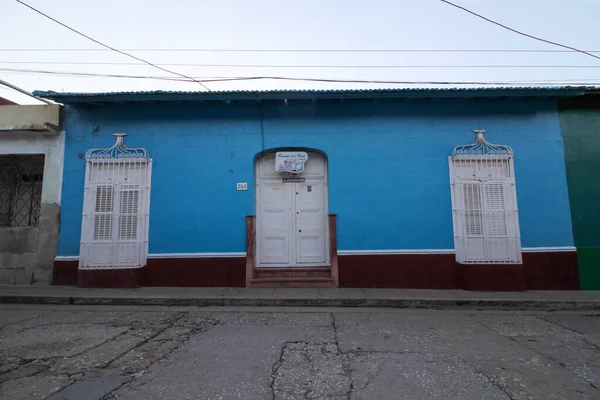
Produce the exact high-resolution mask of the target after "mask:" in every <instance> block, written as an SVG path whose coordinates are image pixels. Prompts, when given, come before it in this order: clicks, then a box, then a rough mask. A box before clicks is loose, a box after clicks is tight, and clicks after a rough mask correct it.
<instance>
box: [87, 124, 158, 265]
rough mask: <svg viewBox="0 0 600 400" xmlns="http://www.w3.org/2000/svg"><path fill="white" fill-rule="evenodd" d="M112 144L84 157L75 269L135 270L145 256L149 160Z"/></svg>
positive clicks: (120, 137)
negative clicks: (81, 209)
mask: <svg viewBox="0 0 600 400" xmlns="http://www.w3.org/2000/svg"><path fill="white" fill-rule="evenodd" d="M114 136H115V137H116V141H115V144H114V145H113V146H112V147H109V148H107V149H90V150H88V152H87V153H86V178H85V186H84V196H83V215H82V228H81V247H80V258H79V268H80V269H103V268H105V269H116V268H137V267H142V266H144V265H145V264H146V257H147V255H148V217H149V208H150V175H151V169H152V160H151V159H150V154H149V153H148V151H147V150H146V149H142V148H129V147H127V146H126V145H125V140H124V138H125V136H126V135H125V134H124V133H115V134H114Z"/></svg>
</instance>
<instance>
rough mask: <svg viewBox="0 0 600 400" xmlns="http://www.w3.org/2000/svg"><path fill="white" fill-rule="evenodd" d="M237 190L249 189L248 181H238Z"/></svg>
mask: <svg viewBox="0 0 600 400" xmlns="http://www.w3.org/2000/svg"><path fill="white" fill-rule="evenodd" d="M237 190H248V182H238V183H237Z"/></svg>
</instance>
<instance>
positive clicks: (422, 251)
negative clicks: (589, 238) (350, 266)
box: [338, 246, 577, 256]
mask: <svg viewBox="0 0 600 400" xmlns="http://www.w3.org/2000/svg"><path fill="white" fill-rule="evenodd" d="M522 250H523V253H555V252H569V251H576V250H577V249H576V247H575V246H559V247H523V249H522ZM380 254H381V255H383V254H389V255H400V254H454V249H406V250H405V249H394V250H338V256H361V255H365V256H366V255H380Z"/></svg>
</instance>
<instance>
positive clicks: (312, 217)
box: [295, 179, 326, 264]
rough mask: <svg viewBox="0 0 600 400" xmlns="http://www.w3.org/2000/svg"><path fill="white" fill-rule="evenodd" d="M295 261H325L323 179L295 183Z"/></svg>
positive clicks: (300, 262)
mask: <svg viewBox="0 0 600 400" xmlns="http://www.w3.org/2000/svg"><path fill="white" fill-rule="evenodd" d="M295 186H296V193H297V194H296V204H295V205H296V232H295V234H296V261H297V262H298V263H299V264H302V263H325V262H326V256H325V254H326V253H325V215H324V201H323V192H324V191H323V186H324V185H323V181H322V180H320V179H319V180H316V179H315V180H313V179H311V180H308V179H307V180H306V182H304V183H297V184H296V185H295Z"/></svg>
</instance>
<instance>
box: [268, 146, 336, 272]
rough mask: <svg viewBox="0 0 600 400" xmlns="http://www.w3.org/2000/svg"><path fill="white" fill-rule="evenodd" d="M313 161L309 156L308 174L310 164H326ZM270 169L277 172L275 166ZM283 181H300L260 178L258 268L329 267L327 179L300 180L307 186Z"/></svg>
mask: <svg viewBox="0 0 600 400" xmlns="http://www.w3.org/2000/svg"><path fill="white" fill-rule="evenodd" d="M314 158H316V157H313V159H312V160H311V157H310V156H309V161H308V162H307V166H306V169H307V170H306V171H305V173H306V172H311V171H310V170H309V167H308V165H309V163H310V161H313V164H316V163H317V162H318V161H321V162H323V161H324V160H320V159H317V160H315V159H314ZM265 164H266V166H267V168H268V167H269V166H270V163H269V162H268V161H267V162H266V163H265ZM271 168H274V162H273V164H272V166H271ZM311 169H316V168H311ZM265 175H268V174H265ZM303 175H305V174H303ZM303 175H301V176H303ZM284 178H288V179H294V178H296V179H297V178H298V176H292V175H285V176H283V175H279V176H277V175H276V176H262V177H259V178H258V182H257V231H256V234H257V259H258V267H275V268H282V267H283V268H286V267H318V266H328V265H329V254H328V253H329V251H328V249H329V246H328V239H327V238H328V234H327V232H328V229H327V210H326V206H327V203H326V200H327V187H326V181H325V177H324V176H319V175H312V176H311V175H309V176H306V177H304V178H301V179H303V180H304V182H284Z"/></svg>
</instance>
